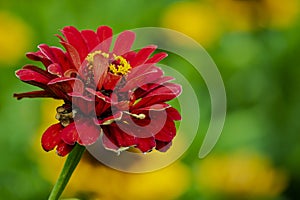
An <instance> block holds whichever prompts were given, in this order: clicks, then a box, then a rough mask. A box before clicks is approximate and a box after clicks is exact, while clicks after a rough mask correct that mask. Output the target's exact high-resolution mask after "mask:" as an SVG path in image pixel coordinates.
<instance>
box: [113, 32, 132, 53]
mask: <svg viewBox="0 0 300 200" xmlns="http://www.w3.org/2000/svg"><path fill="white" fill-rule="evenodd" d="M134 39H135V34H134V33H133V32H131V31H123V32H122V33H120V34H119V36H118V37H117V40H116V42H115V46H114V49H113V53H114V54H116V55H123V54H125V53H127V52H129V51H130V48H131V46H132V44H133V42H134Z"/></svg>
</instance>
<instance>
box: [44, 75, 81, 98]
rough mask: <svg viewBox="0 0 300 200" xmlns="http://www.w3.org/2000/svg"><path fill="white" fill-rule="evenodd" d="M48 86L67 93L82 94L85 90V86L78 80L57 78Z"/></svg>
mask: <svg viewBox="0 0 300 200" xmlns="http://www.w3.org/2000/svg"><path fill="white" fill-rule="evenodd" d="M48 85H54V86H55V87H56V88H59V89H60V90H61V91H63V92H65V93H71V92H76V93H80V94H82V93H83V90H84V84H83V83H82V81H81V80H80V79H78V78H68V77H61V78H55V79H53V80H51V81H49V83H48Z"/></svg>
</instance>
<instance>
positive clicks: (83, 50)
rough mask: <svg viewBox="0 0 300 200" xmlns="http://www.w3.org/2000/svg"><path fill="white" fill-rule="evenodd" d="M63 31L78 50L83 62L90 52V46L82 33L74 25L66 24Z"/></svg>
mask: <svg viewBox="0 0 300 200" xmlns="http://www.w3.org/2000/svg"><path fill="white" fill-rule="evenodd" d="M61 32H62V33H63V35H64V36H65V38H66V39H67V41H68V43H69V44H70V45H72V46H73V47H74V48H75V49H76V50H77V52H78V54H79V57H80V60H81V62H82V61H83V60H84V59H85V58H86V56H87V54H88V48H87V44H86V43H85V41H84V39H83V37H82V35H81V33H80V32H79V31H78V30H77V29H76V28H75V27H73V26H66V27H64V28H63V30H62V31H61Z"/></svg>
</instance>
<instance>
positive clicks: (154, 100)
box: [134, 83, 181, 109]
mask: <svg viewBox="0 0 300 200" xmlns="http://www.w3.org/2000/svg"><path fill="white" fill-rule="evenodd" d="M180 93H181V86H180V85H178V84H175V83H166V84H164V85H162V86H160V87H158V88H156V89H154V90H153V91H151V92H150V93H148V94H147V95H146V96H145V97H143V98H142V99H141V100H140V101H139V102H138V103H137V104H136V105H134V108H135V109H136V108H141V107H147V106H150V105H153V104H158V103H163V102H166V101H169V100H171V99H174V98H175V97H177V96H178V95H179V94H180Z"/></svg>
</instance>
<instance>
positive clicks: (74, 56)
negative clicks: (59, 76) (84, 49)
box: [60, 41, 81, 70]
mask: <svg viewBox="0 0 300 200" xmlns="http://www.w3.org/2000/svg"><path fill="white" fill-rule="evenodd" d="M60 43H61V44H62V45H63V46H64V47H65V49H66V50H67V52H68V54H69V56H70V57H71V60H72V63H73V65H74V66H75V68H76V69H77V70H78V69H79V68H80V65H81V60H80V54H79V53H78V52H77V50H76V48H75V47H73V46H72V45H70V44H69V43H67V42H64V41H61V42H60Z"/></svg>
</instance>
